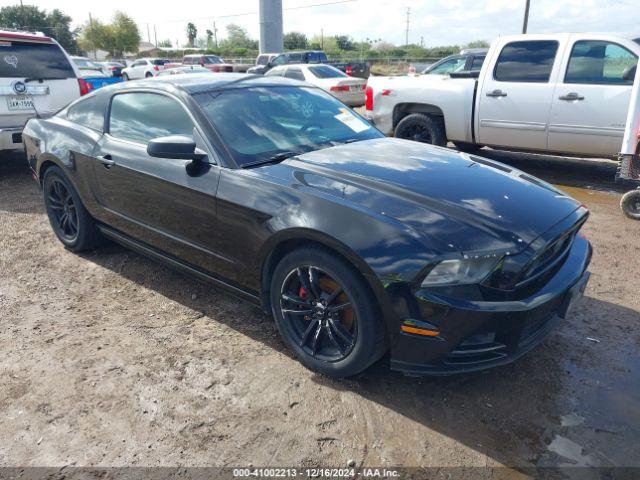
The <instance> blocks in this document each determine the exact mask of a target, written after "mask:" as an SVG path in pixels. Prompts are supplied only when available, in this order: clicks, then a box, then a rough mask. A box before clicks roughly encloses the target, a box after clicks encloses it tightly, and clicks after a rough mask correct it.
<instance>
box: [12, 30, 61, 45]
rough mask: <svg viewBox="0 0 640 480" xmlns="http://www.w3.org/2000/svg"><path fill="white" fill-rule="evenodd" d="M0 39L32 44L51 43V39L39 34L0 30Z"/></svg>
mask: <svg viewBox="0 0 640 480" xmlns="http://www.w3.org/2000/svg"><path fill="white" fill-rule="evenodd" d="M0 38H2V39H10V40H26V41H31V42H34V43H53V39H52V38H51V37H47V36H46V35H45V34H43V33H41V32H21V31H11V30H1V29H0Z"/></svg>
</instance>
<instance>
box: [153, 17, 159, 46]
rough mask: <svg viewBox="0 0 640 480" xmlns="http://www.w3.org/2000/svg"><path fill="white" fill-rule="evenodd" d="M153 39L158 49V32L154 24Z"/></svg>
mask: <svg viewBox="0 0 640 480" xmlns="http://www.w3.org/2000/svg"><path fill="white" fill-rule="evenodd" d="M153 38H154V39H155V41H156V48H158V31H157V30H156V24H155V23H154V24H153Z"/></svg>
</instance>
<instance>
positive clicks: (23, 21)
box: [20, 0, 29, 30]
mask: <svg viewBox="0 0 640 480" xmlns="http://www.w3.org/2000/svg"><path fill="white" fill-rule="evenodd" d="M20 11H21V12H22V28H24V29H25V30H29V29H28V28H27V27H28V25H27V16H26V15H25V13H24V5H23V4H22V0H20Z"/></svg>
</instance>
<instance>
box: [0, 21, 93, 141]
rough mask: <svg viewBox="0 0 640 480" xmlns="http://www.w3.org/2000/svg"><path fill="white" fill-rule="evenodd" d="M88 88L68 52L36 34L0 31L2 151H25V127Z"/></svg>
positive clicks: (0, 125) (0, 122) (52, 41)
mask: <svg viewBox="0 0 640 480" xmlns="http://www.w3.org/2000/svg"><path fill="white" fill-rule="evenodd" d="M86 93H89V86H88V85H87V83H86V82H85V81H84V80H83V79H82V78H79V75H78V70H77V68H76V66H75V65H74V64H73V62H72V61H71V59H70V57H69V55H67V52H65V51H64V49H63V48H62V47H61V46H60V45H59V44H58V43H57V42H56V41H55V40H54V39H52V38H49V37H46V36H44V35H42V34H37V33H26V32H9V31H4V30H0V152H2V151H4V150H20V149H22V148H23V147H22V127H23V126H24V124H25V123H26V122H27V120H29V119H30V118H32V117H35V116H36V115H38V116H41V117H44V116H48V115H51V114H53V113H55V112H57V111H58V110H60V109H61V108H63V107H64V106H65V105H67V104H68V103H70V102H71V101H73V100H75V99H76V98H78V97H79V96H81V95H84V94H86Z"/></svg>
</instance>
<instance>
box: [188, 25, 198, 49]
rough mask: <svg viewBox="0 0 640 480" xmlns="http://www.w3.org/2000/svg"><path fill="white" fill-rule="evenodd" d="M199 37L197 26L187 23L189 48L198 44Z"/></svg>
mask: <svg viewBox="0 0 640 480" xmlns="http://www.w3.org/2000/svg"><path fill="white" fill-rule="evenodd" d="M197 36H198V29H197V28H196V26H195V25H194V24H193V23H191V22H189V23H187V38H188V39H189V46H191V47H193V46H194V45H195V44H196V37H197Z"/></svg>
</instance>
